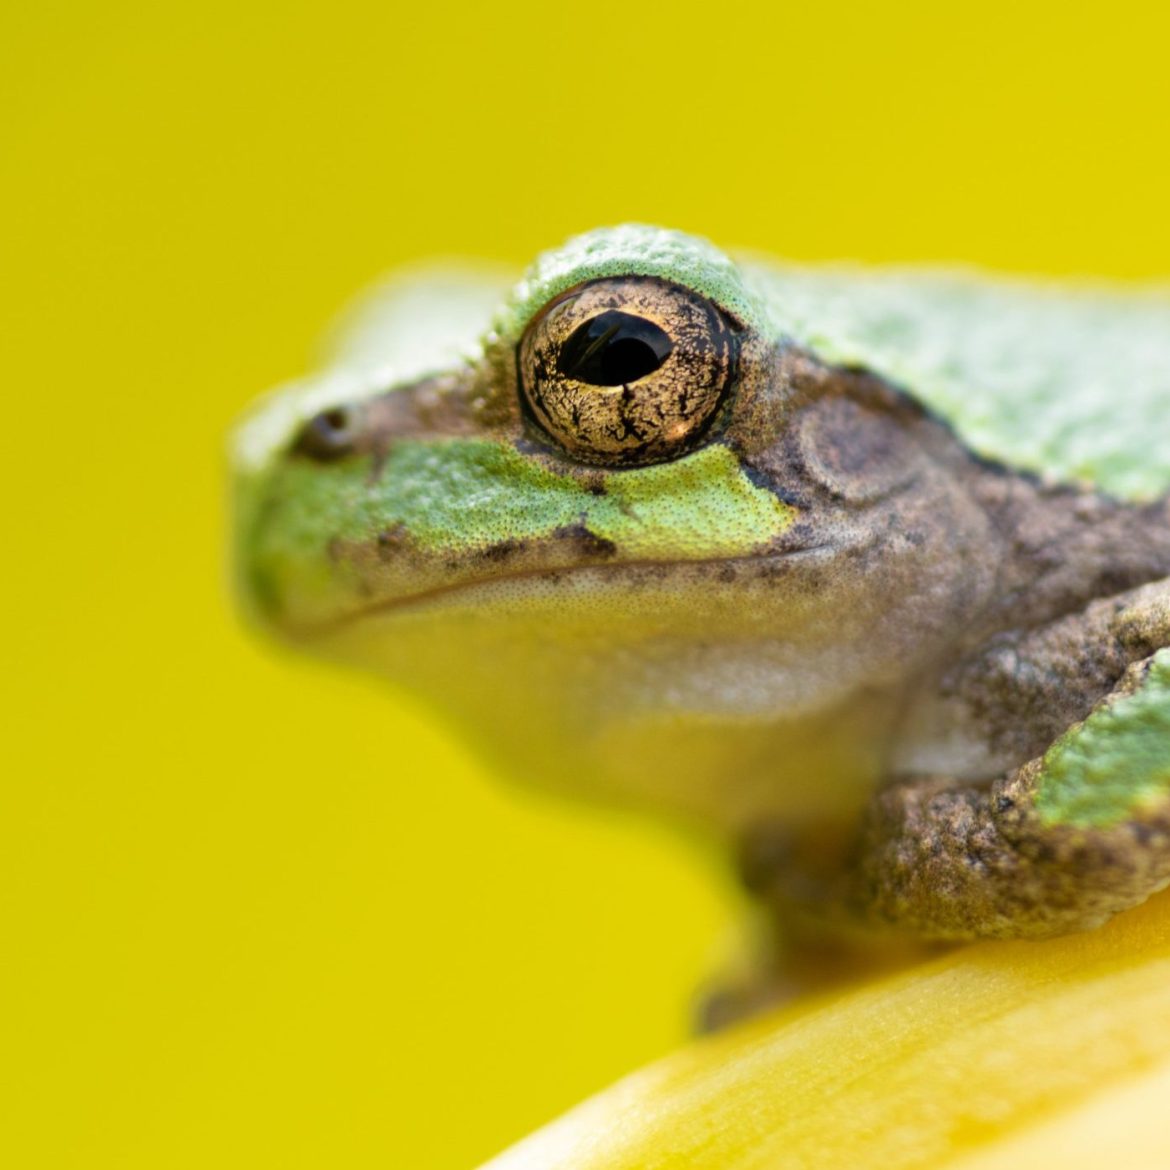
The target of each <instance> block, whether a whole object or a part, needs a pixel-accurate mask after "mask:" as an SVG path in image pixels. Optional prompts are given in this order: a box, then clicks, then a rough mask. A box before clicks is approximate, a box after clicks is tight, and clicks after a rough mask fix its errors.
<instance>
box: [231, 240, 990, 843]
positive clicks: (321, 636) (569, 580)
mask: <svg viewBox="0 0 1170 1170" xmlns="http://www.w3.org/2000/svg"><path fill="white" fill-rule="evenodd" d="M423 299H425V300H426V306H425V308H420V304H421V301H420V304H416V305H414V306H413V316H408V317H406V318H401V317H400V318H399V319H398V320H397V321H395V320H391V319H389V318H386V319H385V321H384V329H385V330H386V331H388V332H389V333H395V332H396V335H398V336H400V337H402V339H403V342H404V344H405V345H406V346H408V347H409V346H410V345H411V344H414V343H416V342H417V340H418V336H421V335H422V333H424V332H426V333H427V334H428V335H430V334H434V333H436V332H441V331H442V329H441V327H442V322H443V319H444V316H445V315H446V313H447V309H446V308H445V306H444V298H442V297H438V298H436V297H434V296H433V295H432V296H430V297H428V298H423ZM457 308H458V306H456V305H455V303H454V301H452V309H451V313H452V315H453V316H457V315H458V314H457V312H456V309H457ZM775 317H776V311H775V309H774V308H772V307H770V306H769V305H768V303H767V301H766V300H765V299H763V298H761V297H758V296H757V295H756V294H755V293H754V292H753V291H752V289H751V287H750V286H749V283H748V279H747V278H746V277H745V275H744V274H743V273H742V272H741V270H740V269H739V268H737V267H736V265H734V264H733V263H732V262H731V261H730V260H729V259H728V258H727V257H725V256H724V255H722V254H721V253H720V252H718V251H717V250H715V249H714V248H712V247H711V246H710V245H708V244H706V243H704V242H702V241H699V240H695V239H693V238H690V237H686V236H683V235H680V234H678V233H673V232H665V231H661V230H658V229H651V228H643V227H623V228H618V229H612V230H607V231H599V232H594V233H590V234H588V235H586V236H582V237H579V238H577V239H575V240H573V241H570V243H569V244H567V245H566V246H565V247H564V248H562V249H560V250H558V251H556V252H552V253H549V254H547V255H545V256H543V257H541V258H540V259H539V260H538V261H537V262H536V264H535V265H534V266H533V267H532V269H531V270H530V271H529V273H528V274H527V275H526V276H525V278H524V279H523V280H522V281H521V282H520V284H519V285H518V286H517V287H516V288H515V289H514V290H513V292H512V294H511V295H510V296H509V297H507V298H506V299H505V300H504V302H503V304H502V305H501V306H500V307H499V308H498V309H497V310H496V312H495V316H494V319H492V320H491V321H490V322H485V325H486V331H484V332H482V334H481V341H480V343H479V345H478V347H477V349H476V350H475V351H474V353H473V354H472V355H471V356H469V357H467V358H466V359H464V360H459V361H456V362H454V363H450V364H448V365H447V366H446V367H445V368H433V367H432V368H427V360H428V359H426V358H424V359H423V360H422V362H421V363H418V364H417V365H416V373H415V376H412V377H409V378H406V379H397V380H396V379H395V377H394V375H393V374H386V373H383V372H382V371H381V369H380V368H379V367H378V365H377V363H373V364H371V363H370V362H369V361H367V360H366V359H365V358H362V357H360V355H359V357H354V358H352V359H347V357H346V355H345V354H344V353H343V354H342V357H341V359H340V361H339V363H338V364H337V365H336V366H335V368H334V369H333V370H332V371H330V372H328V373H326V374H325V375H324V376H322V377H321V378H319V379H317V380H315V381H313V382H311V383H308V384H307V385H306V386H304V387H301V388H299V389H294V390H292V391H289V392H286V393H284V394H283V395H281V396H280V397H278V398H276V399H275V400H274V401H273V402H271V403H270V404H268V405H266V406H265V407H263V408H262V409H261V411H259V412H258V413H257V414H256V415H255V416H254V417H252V418H251V419H250V420H249V421H248V422H246V424H245V425H244V427H243V428H242V431H241V435H240V438H239V441H238V445H237V451H238V456H237V463H238V471H239V474H238V480H239V492H238V499H239V522H240V534H239V542H240V549H241V554H240V562H241V572H242V577H243V579H244V582H245V588H246V592H247V594H248V596H249V598H250V600H251V603H252V608H253V610H254V611H255V612H256V613H257V614H258V615H259V616H260V617H261V619H262V620H263V621H264V622H265V623H266V624H268V625H269V626H270V627H273V628H275V629H276V630H277V631H279V632H280V633H281V634H282V635H283V636H285V637H286V638H288V639H292V640H295V641H297V642H298V643H301V644H303V645H305V646H308V647H312V648H314V649H316V650H317V651H319V652H321V653H324V654H327V655H329V656H332V657H341V658H345V659H347V660H351V661H352V660H356V661H359V662H361V663H364V664H366V665H369V666H373V667H374V668H376V669H377V670H379V671H380V672H381V673H384V674H387V675H389V676H390V677H392V678H393V679H395V680H396V681H398V682H400V683H402V684H403V685H406V686H408V687H410V688H411V689H414V690H418V691H421V692H422V693H424V694H425V695H428V696H430V697H431V698H432V699H433V701H435V702H436V703H438V704H439V705H440V706H442V707H444V708H446V709H447V710H448V711H449V712H450V713H453V714H454V715H455V717H456V719H457V720H458V722H460V723H461V724H462V725H463V727H464V728H465V729H466V730H468V731H469V732H470V733H471V734H472V735H473V736H474V737H475V738H477V739H478V740H479V741H480V742H481V743H482V744H484V745H486V746H487V747H489V748H494V749H495V750H496V751H497V754H503V755H506V756H507V757H508V759H509V763H510V765H511V766H512V768H513V769H514V770H515V769H519V770H520V771H522V772H525V773H527V774H529V775H530V776H531V777H532V778H534V779H542V780H545V781H547V782H551V783H554V784H555V783H557V782H573V783H576V784H578V785H588V786H591V787H593V788H595V789H602V790H605V789H608V790H611V791H614V790H616V791H621V792H623V793H625V794H627V795H628V794H629V793H631V792H637V791H639V790H641V791H642V792H643V793H648V794H650V795H651V796H652V797H653V798H654V799H661V798H663V797H664V796H665V795H666V793H667V792H669V794H670V796H671V798H672V799H674V800H675V802H676V803H678V804H681V805H683V806H684V807H687V808H689V809H692V810H700V811H703V812H704V813H706V814H711V813H713V812H714V813H717V815H719V816H721V817H722V818H723V819H730V820H732V821H736V820H738V819H742V816H744V815H747V814H746V813H744V812H742V811H737V808H738V805H737V803H736V802H737V801H739V803H742V804H743V805H744V807H745V808H746V807H747V805H749V804H752V803H753V802H756V798H755V797H754V796H751V795H745V796H743V797H742V800H740V798H738V797H736V798H734V799H733V798H731V797H729V795H728V790H727V785H726V779H727V776H728V773H729V772H734V771H735V770H737V769H738V771H739V772H740V773H742V774H743V775H745V776H746V775H748V774H749V773H753V774H754V772H757V771H760V769H761V762H762V761H765V760H770V761H771V766H773V767H774V766H775V760H776V758H777V753H778V752H779V753H781V754H782V755H784V756H785V758H787V759H789V760H791V761H794V763H793V767H798V766H800V761H801V760H802V759H804V758H806V757H808V753H809V752H810V751H812V750H813V749H811V748H809V747H808V745H807V744H806V743H805V740H810V742H811V739H810V737H812V738H816V739H817V741H818V744H819V745H820V746H818V747H817V749H816V752H821V753H822V754H823V750H824V741H825V739H826V736H825V731H826V729H827V727H828V726H829V725H830V723H832V725H833V727H834V728H836V729H838V731H839V734H837V735H835V736H833V737H829V738H833V739H836V740H837V741H838V742H839V743H840V744H841V745H842V746H841V754H842V755H843V756H848V757H849V759H848V760H847V761H841V762H840V767H841V768H843V769H844V768H856V767H857V760H856V759H854V758H853V757H854V756H856V755H857V753H858V752H859V751H861V752H862V753H863V754H864V753H866V752H868V753H870V754H873V753H874V752H876V751H877V750H878V749H877V748H876V747H874V746H873V744H874V742H876V740H875V737H874V736H873V735H869V734H868V732H865V733H862V732H857V733H856V734H854V733H853V731H852V730H851V728H852V726H853V724H854V723H857V724H858V725H859V726H861V725H864V727H866V728H868V727H869V725H870V724H871V723H873V724H874V725H875V726H876V725H879V724H881V723H882V720H883V718H884V715H883V714H882V712H883V711H884V710H885V707H884V706H883V702H884V700H880V699H878V698H866V699H864V701H862V700H859V699H858V696H861V695H865V696H871V697H872V696H879V695H881V694H882V693H884V691H885V690H887V689H889V688H890V687H891V685H892V684H893V683H894V682H895V681H897V680H900V679H903V678H904V677H905V676H906V674H907V671H908V670H909V669H910V667H911V666H912V664H913V661H916V660H917V659H915V658H914V654H917V653H918V652H917V650H915V651H914V654H912V653H911V649H910V648H911V647H916V646H919V645H922V644H923V643H924V641H925V642H926V643H927V644H929V639H924V632H929V631H932V630H936V629H938V628H940V627H941V626H943V625H944V624H945V623H946V622H947V621H948V620H950V619H951V617H952V615H953V613H954V610H955V605H954V604H952V601H951V594H952V593H953V592H954V590H953V589H952V588H950V583H952V582H954V581H956V580H959V579H960V578H961V576H962V574H963V573H967V574H969V575H970V576H971V579H972V580H975V579H976V578H977V577H978V572H977V571H976V570H975V568H974V567H973V566H971V565H967V564H964V563H963V562H962V560H961V558H960V557H958V556H949V557H944V556H941V555H939V554H940V549H941V548H943V547H945V545H946V544H949V543H950V541H949V540H947V539H946V536H945V534H946V533H947V526H948V525H949V526H950V527H951V530H952V531H953V528H954V525H955V524H956V523H958V522H959V520H960V519H962V522H964V523H967V522H969V519H970V518H969V517H967V515H966V513H965V512H964V509H963V498H964V497H963V496H962V493H961V492H959V491H957V490H952V488H953V484H954V481H953V477H952V476H951V475H950V473H949V472H948V470H947V469H946V467H945V466H943V465H944V464H945V463H946V460H945V458H944V459H942V460H941V461H940V459H939V457H938V449H939V443H940V441H941V440H940V439H939V436H938V434H937V433H936V432H937V431H938V430H939V428H937V427H935V426H934V424H932V423H931V422H930V421H929V419H926V418H925V417H924V416H923V415H922V414H921V412H919V411H917V410H916V408H914V407H913V405H912V404H910V403H909V402H908V401H907V400H906V399H905V398H903V396H901V395H899V394H898V393H896V392H895V391H892V390H890V389H888V388H885V387H882V386H880V385H879V384H878V383H877V382H876V380H875V379H872V378H867V377H864V376H862V375H858V374H851V373H850V372H848V371H843V370H831V369H829V368H828V367H825V366H823V365H821V364H819V363H818V362H817V361H816V360H815V359H813V358H812V357H811V356H810V355H809V354H808V353H807V352H805V351H803V350H801V349H799V348H798V347H797V346H795V345H793V344H791V343H790V342H789V341H788V340H787V338H786V336H785V333H784V330H783V328H782V324H778V323H777V322H776V320H775ZM403 321H405V325H404V324H403ZM377 330H378V326H377V324H375V326H374V333H375V334H376V333H377ZM363 336H364V337H365V338H366V340H367V341H368V339H369V336H370V330H369V328H367V329H366V330H365V331H364V334H363ZM358 348H359V349H360V346H359V347H358ZM383 348H384V347H383ZM359 358H360V360H359ZM419 365H421V367H422V370H421V372H420V371H419ZM948 485H950V486H948ZM960 514H961V516H960ZM944 597H945V598H946V599H947V602H946V604H945V605H944V604H939V603H937V599H938V598H944ZM842 712H845V714H844V715H842ZM729 724H730V725H733V728H734V731H733V734H734V740H733V741H732V742H733V743H734V745H735V748H734V750H731V751H729V748H728V745H729V741H728V737H727V734H726V732H727V729H728V725H729ZM846 725H848V726H847V727H846ZM802 728H803V729H806V730H801V729H802ZM842 728H845V730H841V729H842ZM802 737H803V738H802ZM862 743H864V744H865V745H866V746H864V748H860V747H857V746H856V745H858V744H862ZM814 754H815V753H814ZM830 754H831V753H830ZM818 758H819V757H818ZM817 766H818V767H835V766H837V765H836V764H833V763H829V764H825V763H823V762H820V763H818V764H817ZM863 771H864V769H863ZM749 787H750V786H749ZM757 803H758V802H757ZM733 806H734V807H733Z"/></svg>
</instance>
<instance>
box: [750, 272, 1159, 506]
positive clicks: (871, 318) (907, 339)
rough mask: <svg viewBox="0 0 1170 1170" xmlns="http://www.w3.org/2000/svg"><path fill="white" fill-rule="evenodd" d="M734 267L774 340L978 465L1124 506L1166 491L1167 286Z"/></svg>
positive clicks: (975, 275)
mask: <svg viewBox="0 0 1170 1170" xmlns="http://www.w3.org/2000/svg"><path fill="white" fill-rule="evenodd" d="M742 269H743V271H744V274H745V282H746V283H747V285H748V287H749V288H751V289H752V291H753V292H754V293H755V294H756V295H757V296H758V297H759V299H760V300H761V301H762V302H763V304H764V305H765V306H766V309H767V312H768V315H769V317H770V318H771V321H772V323H773V327H774V328H775V329H776V330H777V332H779V333H782V334H785V335H787V336H789V337H791V338H793V339H794V340H796V341H797V342H799V343H800V344H803V345H805V346H807V347H809V348H810V349H812V350H813V351H814V352H816V353H817V354H818V355H820V356H821V357H823V358H825V359H826V360H828V361H832V362H835V363H843V364H856V365H863V366H866V367H869V368H871V369H873V370H875V371H877V372H878V373H880V374H882V375H883V376H885V377H887V378H889V379H890V380H891V381H893V382H895V383H897V384H898V385H900V386H902V387H903V388H904V389H906V390H908V391H909V392H911V393H912V394H913V395H914V396H915V397H917V398H918V399H919V400H920V401H922V402H923V403H924V404H925V405H926V406H928V407H929V408H930V409H932V410H933V411H935V412H936V413H937V414H939V415H941V416H942V417H943V418H945V419H946V420H947V421H948V422H949V423H950V424H951V426H952V427H953V428H954V429H955V431H956V432H957V433H958V434H959V436H960V437H961V438H962V439H963V440H964V441H965V442H966V443H967V444H968V445H969V446H970V447H971V448H972V449H973V450H974V451H976V452H977V453H978V454H980V455H982V456H985V457H987V458H990V459H994V460H998V461H1001V462H1004V463H1007V464H1009V465H1011V466H1013V467H1017V468H1021V469H1025V470H1028V471H1032V472H1035V473H1038V474H1040V475H1043V476H1047V477H1055V478H1057V479H1061V480H1070V481H1084V482H1090V483H1094V484H1096V485H1098V486H1100V487H1102V488H1104V489H1105V490H1106V491H1109V492H1112V493H1113V494H1115V495H1118V496H1122V497H1126V498H1146V497H1150V496H1154V495H1157V494H1159V493H1161V492H1164V491H1166V490H1167V489H1170V435H1167V434H1166V433H1165V431H1164V430H1162V429H1161V428H1164V426H1165V423H1164V420H1165V419H1166V418H1167V417H1168V416H1170V287H1165V286H1163V287H1150V286H1145V287H1143V286H1124V285H1120V284H1118V285H1109V284H1106V283H1100V282H1097V283H1076V284H1067V285H1062V284H1056V283H1046V282H1040V281H1029V280H1023V279H1014V278H1007V277H990V276H986V275H982V274H979V273H976V272H971V271H962V270H929V269H900V270H899V269H885V270H883V269H866V268H861V267H844V266H828V267H801V266H796V265H780V264H775V263H773V262H771V261H762V260H759V259H757V258H751V259H745V260H744V261H743V262H742Z"/></svg>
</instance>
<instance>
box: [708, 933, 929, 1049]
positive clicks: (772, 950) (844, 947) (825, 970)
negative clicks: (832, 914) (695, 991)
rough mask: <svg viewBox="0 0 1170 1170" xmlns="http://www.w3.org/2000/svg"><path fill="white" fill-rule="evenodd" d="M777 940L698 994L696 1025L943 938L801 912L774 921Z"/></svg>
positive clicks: (834, 980)
mask: <svg viewBox="0 0 1170 1170" xmlns="http://www.w3.org/2000/svg"><path fill="white" fill-rule="evenodd" d="M777 925H778V928H779V938H778V940H777V941H776V943H775V945H770V946H769V947H767V948H766V949H762V950H761V951H760V953H759V954H758V955H757V956H756V959H755V961H754V962H753V963H752V965H751V966H750V967H749V968H747V969H742V968H741V967H738V968H737V969H736V970H735V971H734V972H733V973H730V974H729V975H727V976H725V977H723V978H720V979H717V980H715V981H714V982H713V983H711V984H709V985H708V986H707V987H705V988H703V989H702V990H701V992H700V995H699V1001H698V1011H697V1013H696V1029H697V1030H698V1031H700V1032H713V1031H716V1030H718V1029H720V1028H724V1027H727V1026H728V1025H729V1024H733V1023H736V1022H738V1021H740V1020H743V1019H746V1018H748V1017H749V1016H754V1015H756V1014H758V1013H759V1012H762V1011H767V1010H768V1009H769V1008H775V1007H779V1006H781V1005H783V1004H785V1003H787V1002H788V1001H789V1000H793V999H797V998H799V997H801V996H804V995H809V994H820V993H822V992H827V991H832V990H834V989H836V988H842V987H847V986H848V985H849V984H851V983H857V982H860V981H861V980H863V979H869V978H873V977H875V976H877V975H881V974H884V973H886V972H892V971H897V970H900V969H902V968H904V967H908V966H910V965H912V964H914V963H919V962H923V961H925V960H926V959H929V958H932V957H934V956H935V955H937V954H938V953H939V951H940V950H945V949H947V948H946V946H945V945H944V944H940V943H937V942H924V941H923V940H920V939H909V938H906V937H905V936H901V937H896V936H890V935H888V934H886V935H877V934H875V933H874V932H873V931H862V930H857V929H851V928H849V927H847V926H843V925H841V924H838V923H828V922H826V921H824V920H812V921H808V920H805V919H804V918H803V916H794V917H789V918H787V919H786V920H784V921H781V922H778V924H777Z"/></svg>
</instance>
